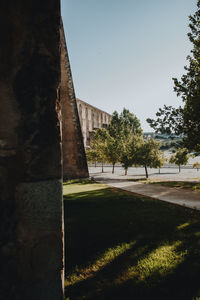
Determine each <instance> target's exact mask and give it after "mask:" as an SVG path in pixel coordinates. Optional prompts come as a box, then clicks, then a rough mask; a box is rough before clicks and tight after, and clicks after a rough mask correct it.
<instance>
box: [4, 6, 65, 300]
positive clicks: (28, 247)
mask: <svg viewBox="0 0 200 300" xmlns="http://www.w3.org/2000/svg"><path fill="white" fill-rule="evenodd" d="M59 28H60V1H59V0H42V1H41V0H17V1H16V0H10V1H6V0H4V1H1V3H0V36H1V47H0V99H1V109H0V188H1V192H0V222H1V226H0V237H1V238H0V266H1V270H0V272H1V277H0V299H3V300H5V299H6V300H11V299H12V300H23V299H26V300H36V299H37V300H61V299H63V215H62V213H63V210H62V179H61V177H62V168H61V147H60V141H61V138H60V127H59V118H58V113H59V96H58V94H59V93H58V88H59V86H60V31H59Z"/></svg>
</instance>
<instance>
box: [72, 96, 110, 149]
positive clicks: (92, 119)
mask: <svg viewBox="0 0 200 300" xmlns="http://www.w3.org/2000/svg"><path fill="white" fill-rule="evenodd" d="M76 102H77V107H78V113H79V118H80V123H81V129H82V134H83V140H84V146H85V147H86V148H87V147H90V141H91V138H92V136H93V134H94V132H95V130H96V129H98V128H107V126H108V124H109V122H110V120H111V118H112V116H111V115H110V114H108V113H107V112H105V111H103V110H101V109H98V108H97V107H95V106H92V105H90V104H89V103H87V102H85V101H83V100H80V99H76Z"/></svg>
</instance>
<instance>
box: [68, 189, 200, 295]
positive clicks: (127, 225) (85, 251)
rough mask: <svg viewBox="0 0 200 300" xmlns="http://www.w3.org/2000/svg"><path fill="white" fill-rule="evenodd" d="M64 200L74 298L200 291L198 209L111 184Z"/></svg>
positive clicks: (175, 293)
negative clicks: (116, 188) (169, 202)
mask: <svg viewBox="0 0 200 300" xmlns="http://www.w3.org/2000/svg"><path fill="white" fill-rule="evenodd" d="M64 199H65V226H66V227H65V228H66V234H65V238H66V271H67V273H66V276H67V278H68V283H67V287H66V294H67V297H69V299H70V300H71V299H73V300H74V299H109V300H110V299H136V300H137V299H159V300H160V299H191V300H192V299H195V297H197V296H200V294H198V293H200V291H199V278H200V251H199V250H198V249H199V246H200V244H199V237H200V224H199V216H200V214H199V213H198V212H195V211H193V210H190V209H186V208H183V207H176V206H173V205H171V204H168V203H163V202H159V201H154V200H152V199H148V198H144V197H134V196H133V195H131V194H129V193H126V192H122V191H116V190H112V189H110V188H105V189H101V190H95V191H87V192H82V193H76V194H72V195H68V196H64Z"/></svg>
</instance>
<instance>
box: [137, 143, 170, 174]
mask: <svg viewBox="0 0 200 300" xmlns="http://www.w3.org/2000/svg"><path fill="white" fill-rule="evenodd" d="M159 149H160V143H159V142H157V141H155V140H154V139H152V140H149V141H143V142H142V143H141V144H140V146H139V147H138V149H137V153H136V156H135V162H136V164H137V165H140V166H143V167H144V168H145V174H146V178H148V177H149V175H148V170H147V167H150V168H161V167H162V166H163V165H164V162H165V160H164V157H163V153H162V151H160V150H159Z"/></svg>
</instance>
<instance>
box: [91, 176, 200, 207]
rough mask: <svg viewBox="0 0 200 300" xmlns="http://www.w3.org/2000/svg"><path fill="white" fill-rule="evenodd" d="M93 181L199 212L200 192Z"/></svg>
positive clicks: (124, 182)
mask: <svg viewBox="0 0 200 300" xmlns="http://www.w3.org/2000/svg"><path fill="white" fill-rule="evenodd" d="M94 178H95V176H94ZM95 180H96V181H98V182H100V183H104V184H106V185H108V186H111V187H116V188H120V189H122V190H125V191H129V192H133V193H136V194H140V195H144V196H149V197H152V198H155V199H158V200H162V201H166V202H170V203H175V204H178V205H181V206H185V207H189V208H193V209H197V210H200V192H198V191H188V190H183V189H178V188H172V187H164V186H161V185H154V184H143V183H140V182H131V181H126V180H120V179H112V178H103V177H96V178H95Z"/></svg>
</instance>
